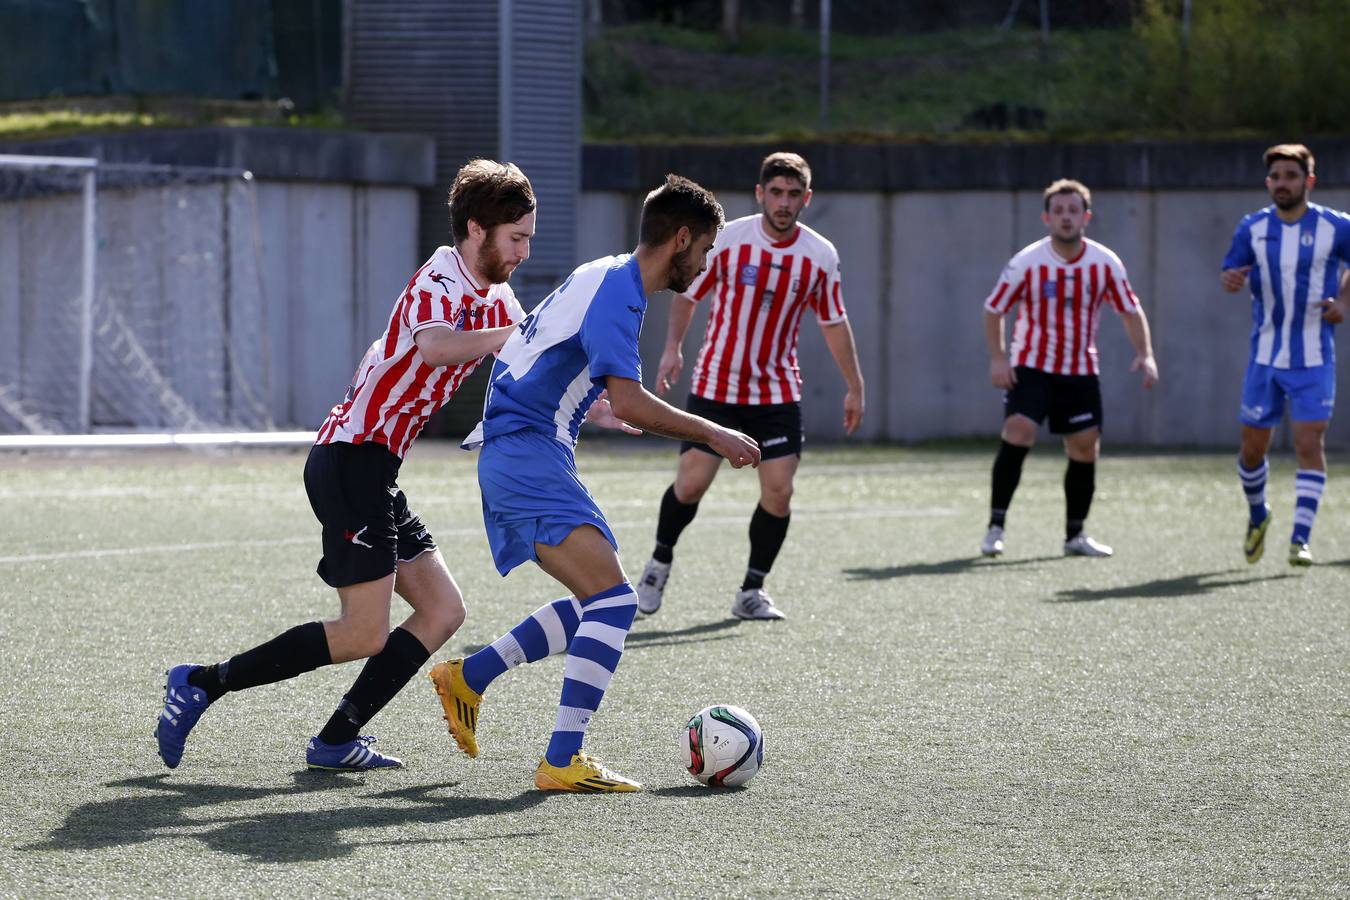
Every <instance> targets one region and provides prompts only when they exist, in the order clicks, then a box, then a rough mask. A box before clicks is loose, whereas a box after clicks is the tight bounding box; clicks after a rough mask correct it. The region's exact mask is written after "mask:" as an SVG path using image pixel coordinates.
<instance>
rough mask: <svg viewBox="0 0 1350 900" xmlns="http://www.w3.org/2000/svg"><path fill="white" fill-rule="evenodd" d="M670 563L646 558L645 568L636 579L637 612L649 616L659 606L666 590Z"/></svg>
mask: <svg viewBox="0 0 1350 900" xmlns="http://www.w3.org/2000/svg"><path fill="white" fill-rule="evenodd" d="M670 565H671V564H670V563H663V562H657V561H656V560H654V559H649V560H647V568H645V569H643V570H642V577H641V578H639V579H638V583H637V587H636V588H634V590H635V591H636V592H637V598H638V612H640V613H642V614H643V615H647V616H650V615H652V614H653V613H655V612H656V611H657V610H659V609H660V608H661V596H662V595H663V594H664V593H665V592H666V581H667V580H668V579H669V578H670Z"/></svg>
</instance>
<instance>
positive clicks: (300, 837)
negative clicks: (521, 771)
mask: <svg viewBox="0 0 1350 900" xmlns="http://www.w3.org/2000/svg"><path fill="white" fill-rule="evenodd" d="M294 778H295V783H294V785H292V786H288V787H247V786H242V785H222V784H192V783H187V782H182V781H177V780H172V779H170V777H169V776H168V775H153V776H144V777H140V778H128V779H124V780H121V781H112V782H109V783H108V784H107V785H106V787H108V788H114V789H119V788H120V789H126V788H139V789H141V791H140V792H138V793H135V794H133V795H131V796H127V797H118V798H116V799H113V800H96V801H93V802H91V803H85V804H82V805H80V806H77V807H76V808H75V809H73V810H71V811H70V813H69V814H68V815H67V816H66V821H65V822H64V823H63V824H62V825H61V826H60V827H58V828H56V829H55V830H54V831H52V833H51V834H50V835H49V836H48V837H47V839H46V840H45V841H43V842H41V843H39V844H31V845H29V846H27V847H25V848H24V849H26V850H99V849H103V848H107V847H123V846H129V845H133V844H141V843H146V842H149V841H154V840H158V839H161V838H164V839H170V840H181V839H182V838H183V837H189V836H190V837H195V838H196V839H197V840H199V841H201V842H202V844H204V845H205V846H206V847H208V848H210V849H212V850H216V851H219V852H221V853H228V854H231V855H233V856H239V857H243V858H246V859H248V860H251V861H253V862H264V863H295V862H313V861H318V860H327V859H341V858H343V857H347V856H350V855H351V854H352V853H353V852H354V851H356V850H357V849H359V848H361V847H363V846H371V845H385V844H391V843H392V844H400V843H440V842H450V841H476V840H504V839H508V840H509V839H514V838H529V837H537V836H538V835H540V834H542V832H537V831H530V832H492V833H490V834H485V835H482V836H477V837H474V836H465V837H453V838H451V837H446V838H444V839H441V840H437V839H435V838H409V839H406V840H405V839H388V838H385V839H379V840H371V841H363V840H361V839H360V837H361V834H363V833H365V832H367V831H369V830H373V829H378V828H394V827H406V826H409V825H437V824H441V823H452V822H462V821H464V820H465V819H470V818H473V817H475V816H497V815H504V814H510V813H517V812H521V811H523V810H526V809H529V808H531V807H533V806H535V805H537V804H539V803H542V802H543V801H544V799H545V795H544V793H543V792H541V791H533V790H532V791H527V792H526V793H523V794H521V795H520V796H518V797H511V798H509V799H495V798H486V797H447V796H445V795H443V794H440V793H438V792H440V791H442V790H444V789H445V788H447V787H453V786H454V784H455V783H454V782H451V783H448V784H429V785H419V786H415V787H410V788H401V789H399V790H392V791H385V792H382V793H377V794H373V795H363V796H362V797H361V798H360V800H361V802H360V803H357V804H354V805H351V806H345V807H338V808H331V807H330V808H325V809H322V810H305V809H300V810H278V811H276V812H256V813H244V814H241V815H227V816H221V815H214V816H213V815H212V814H211V812H210V810H211V808H212V807H216V806H219V805H221V804H225V803H249V802H252V803H261V804H264V805H267V806H275V805H276V801H277V800H278V799H280V798H283V797H294V796H300V795H305V794H313V793H319V792H324V791H331V790H334V789H338V788H350V787H352V786H354V785H359V784H361V783H362V780H361V779H362V776H352V775H341V774H334V773H318V772H311V771H309V770H304V771H301V772H297V773H296V774H295V776H294ZM147 792H148V793H147ZM372 801H387V802H390V803H392V804H395V805H390V806H381V805H377V804H376V803H374V802H372ZM194 811H196V812H197V813H198V814H197V815H190V813H193V812H194ZM485 824H486V823H485ZM489 827H490V825H489Z"/></svg>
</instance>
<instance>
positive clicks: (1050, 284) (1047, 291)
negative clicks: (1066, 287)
mask: <svg viewBox="0 0 1350 900" xmlns="http://www.w3.org/2000/svg"><path fill="white" fill-rule="evenodd" d="M1058 289H1059V285H1058V283H1056V282H1054V281H1047V282H1045V283H1043V284H1042V285H1041V297H1042V298H1043V299H1045V300H1053V299H1055V297H1056V296H1058Z"/></svg>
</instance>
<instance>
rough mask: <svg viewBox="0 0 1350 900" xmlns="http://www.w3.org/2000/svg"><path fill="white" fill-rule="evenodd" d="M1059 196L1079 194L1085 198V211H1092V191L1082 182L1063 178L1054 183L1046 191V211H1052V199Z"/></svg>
mask: <svg viewBox="0 0 1350 900" xmlns="http://www.w3.org/2000/svg"><path fill="white" fill-rule="evenodd" d="M1059 194H1077V195H1078V196H1080V197H1082V198H1083V209H1092V191H1089V190H1088V187H1087V185H1086V184H1083V182H1081V181H1074V180H1073V179H1072V178H1061V179H1059V180H1058V181H1052V182H1051V183H1050V186H1049V187H1048V188H1046V189H1045V194H1044V198H1045V211H1046V212H1049V211H1050V198H1051V197H1055V196H1057V195H1059Z"/></svg>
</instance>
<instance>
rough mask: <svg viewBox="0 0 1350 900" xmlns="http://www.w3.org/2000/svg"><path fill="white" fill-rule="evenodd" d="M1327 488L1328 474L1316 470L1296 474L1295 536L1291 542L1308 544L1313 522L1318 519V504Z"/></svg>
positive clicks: (1306, 470)
mask: <svg viewBox="0 0 1350 900" xmlns="http://www.w3.org/2000/svg"><path fill="white" fill-rule="evenodd" d="M1326 487H1327V473H1326V472H1319V471H1317V470H1316V469H1299V470H1298V472H1296V473H1295V474H1294V534H1293V536H1292V537H1290V539H1289V540H1290V541H1291V542H1293V543H1295V544H1306V543H1308V536H1309V535H1311V534H1312V527H1313V520H1315V519H1316V518H1317V504H1318V503H1319V502H1320V501H1321V500H1322V491H1324V490H1326Z"/></svg>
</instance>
